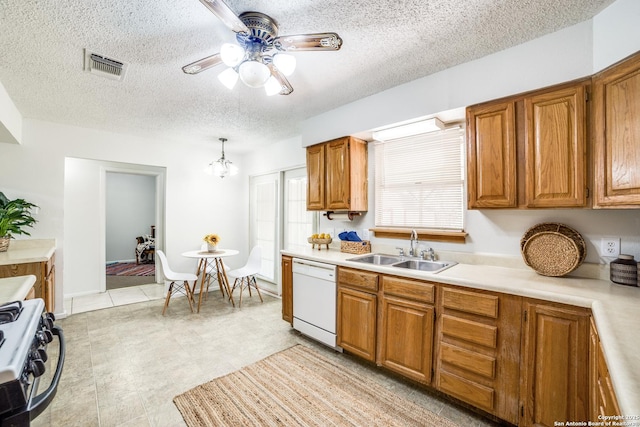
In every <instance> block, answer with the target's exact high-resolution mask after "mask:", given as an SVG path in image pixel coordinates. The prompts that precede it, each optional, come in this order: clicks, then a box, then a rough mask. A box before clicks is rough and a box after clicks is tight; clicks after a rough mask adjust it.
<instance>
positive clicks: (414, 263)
mask: <svg viewBox="0 0 640 427" xmlns="http://www.w3.org/2000/svg"><path fill="white" fill-rule="evenodd" d="M456 264H457V262H449V261H427V260H422V259H409V260H406V261H402V262H398V263H395V264H393V267H399V268H408V269H410V270H420V271H430V272H433V273H439V272H440V271H442V270H445V269H447V268H449V267H451V266H453V265H456Z"/></svg>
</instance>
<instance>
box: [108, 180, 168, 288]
mask: <svg viewBox="0 0 640 427" xmlns="http://www.w3.org/2000/svg"><path fill="white" fill-rule="evenodd" d="M155 198H156V180H155V177H154V176H152V175H145V174H140V173H136V174H133V173H124V172H119V171H107V173H106V179H105V231H106V238H105V258H106V266H105V273H106V277H105V283H106V290H112V289H119V288H126V287H131V286H139V285H146V284H151V283H155V281H156V280H155V270H156V269H155V237H156V236H155V228H156V225H155V221H156V206H155Z"/></svg>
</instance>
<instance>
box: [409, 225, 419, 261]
mask: <svg viewBox="0 0 640 427" xmlns="http://www.w3.org/2000/svg"><path fill="white" fill-rule="evenodd" d="M410 245H411V248H410V249H409V256H418V232H417V231H416V230H411V239H410ZM413 245H415V247H414V246H413Z"/></svg>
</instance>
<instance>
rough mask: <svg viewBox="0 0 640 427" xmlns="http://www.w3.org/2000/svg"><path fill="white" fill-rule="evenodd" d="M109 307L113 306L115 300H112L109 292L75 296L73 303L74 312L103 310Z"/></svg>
mask: <svg viewBox="0 0 640 427" xmlns="http://www.w3.org/2000/svg"><path fill="white" fill-rule="evenodd" d="M109 307H113V301H112V300H111V296H110V295H109V293H108V292H104V293H100V294H95V295H85V296H81V297H74V298H73V303H72V314H78V313H84V312H87V311H95V310H101V309H103V308H109Z"/></svg>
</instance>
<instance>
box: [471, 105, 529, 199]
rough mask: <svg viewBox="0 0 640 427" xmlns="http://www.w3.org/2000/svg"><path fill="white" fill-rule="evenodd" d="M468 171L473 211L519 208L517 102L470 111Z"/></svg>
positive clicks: (472, 108) (484, 106)
mask: <svg viewBox="0 0 640 427" xmlns="http://www.w3.org/2000/svg"><path fill="white" fill-rule="evenodd" d="M467 169H468V170H467V185H468V198H469V200H468V201H469V203H468V205H469V208H470V209H474V208H476V209H477V208H515V207H516V206H517V181H516V138H515V106H514V103H513V102H497V103H493V104H490V105H487V104H485V105H483V106H478V107H469V108H468V109H467Z"/></svg>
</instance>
